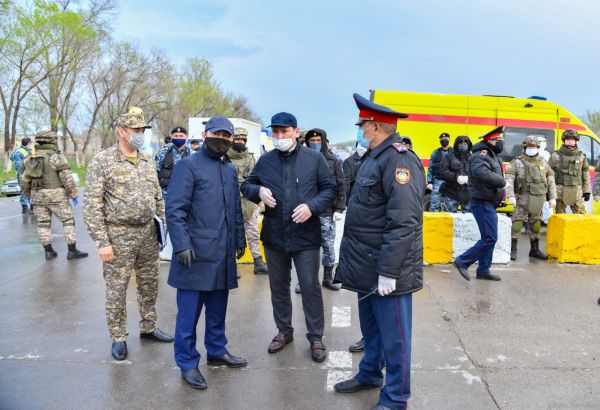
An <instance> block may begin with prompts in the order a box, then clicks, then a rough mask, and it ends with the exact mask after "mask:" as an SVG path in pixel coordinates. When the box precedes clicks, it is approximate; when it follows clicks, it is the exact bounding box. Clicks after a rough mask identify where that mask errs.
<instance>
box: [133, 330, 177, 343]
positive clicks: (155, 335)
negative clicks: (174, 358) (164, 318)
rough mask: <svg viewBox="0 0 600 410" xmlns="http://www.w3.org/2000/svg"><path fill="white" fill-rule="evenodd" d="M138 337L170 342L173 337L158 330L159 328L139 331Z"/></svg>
mask: <svg viewBox="0 0 600 410" xmlns="http://www.w3.org/2000/svg"><path fill="white" fill-rule="evenodd" d="M140 339H149V340H153V341H155V342H161V343H171V342H172V341H173V338H172V337H171V336H169V335H168V334H166V333H165V332H163V331H162V330H160V329H159V328H156V329H154V330H153V331H152V332H150V333H140Z"/></svg>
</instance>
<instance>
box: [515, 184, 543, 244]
mask: <svg viewBox="0 0 600 410" xmlns="http://www.w3.org/2000/svg"><path fill="white" fill-rule="evenodd" d="M516 199H517V205H515V207H514V210H513V214H512V223H513V229H512V233H511V237H512V238H513V239H519V235H520V234H521V230H522V229H523V225H524V223H525V222H529V239H532V240H533V239H539V237H540V229H541V226H542V225H541V224H542V210H541V209H540V212H538V213H535V214H534V213H531V212H530V211H529V207H528V204H529V197H528V196H527V195H517V198H516ZM536 231H537V232H536Z"/></svg>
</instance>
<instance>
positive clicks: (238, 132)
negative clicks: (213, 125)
mask: <svg viewBox="0 0 600 410" xmlns="http://www.w3.org/2000/svg"><path fill="white" fill-rule="evenodd" d="M233 135H234V136H235V137H236V138H244V139H248V130H247V129H246V128H242V127H235V129H234V130H233Z"/></svg>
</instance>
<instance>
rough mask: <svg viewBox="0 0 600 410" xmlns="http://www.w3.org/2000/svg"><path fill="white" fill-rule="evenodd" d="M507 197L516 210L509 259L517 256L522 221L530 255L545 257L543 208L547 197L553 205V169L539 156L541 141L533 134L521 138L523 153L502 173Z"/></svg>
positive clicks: (554, 202) (513, 218) (554, 194)
mask: <svg viewBox="0 0 600 410" xmlns="http://www.w3.org/2000/svg"><path fill="white" fill-rule="evenodd" d="M505 179H506V197H507V198H508V202H509V204H511V205H514V207H515V209H514V212H513V215H512V242H511V249H510V259H511V260H513V261H514V260H515V259H517V240H518V238H519V235H520V234H521V230H522V229H523V224H524V223H525V221H529V240H530V242H531V250H530V251H529V257H531V258H537V259H542V260H546V259H548V257H547V256H546V255H545V254H544V253H542V252H541V251H540V249H539V241H540V230H541V227H542V210H543V207H544V202H545V201H546V198H548V200H549V203H550V208H554V207H556V184H555V182H554V171H552V169H551V168H550V166H549V165H548V163H547V162H546V161H544V160H543V159H542V157H541V155H540V142H539V140H538V138H537V137H536V136H534V135H529V136H527V137H526V138H525V141H523V154H522V155H520V156H518V157H516V158H515V159H513V160H512V162H511V163H510V164H509V165H508V167H507V168H506V172H505Z"/></svg>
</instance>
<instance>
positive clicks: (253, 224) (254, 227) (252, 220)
mask: <svg viewBox="0 0 600 410" xmlns="http://www.w3.org/2000/svg"><path fill="white" fill-rule="evenodd" d="M257 212H258V208H256V209H255V210H254V212H252V215H251V216H250V217H249V218H247V219H246V218H245V219H244V230H245V231H246V239H247V240H248V247H249V248H250V253H252V257H253V258H259V257H260V244H259V236H258V215H257Z"/></svg>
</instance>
